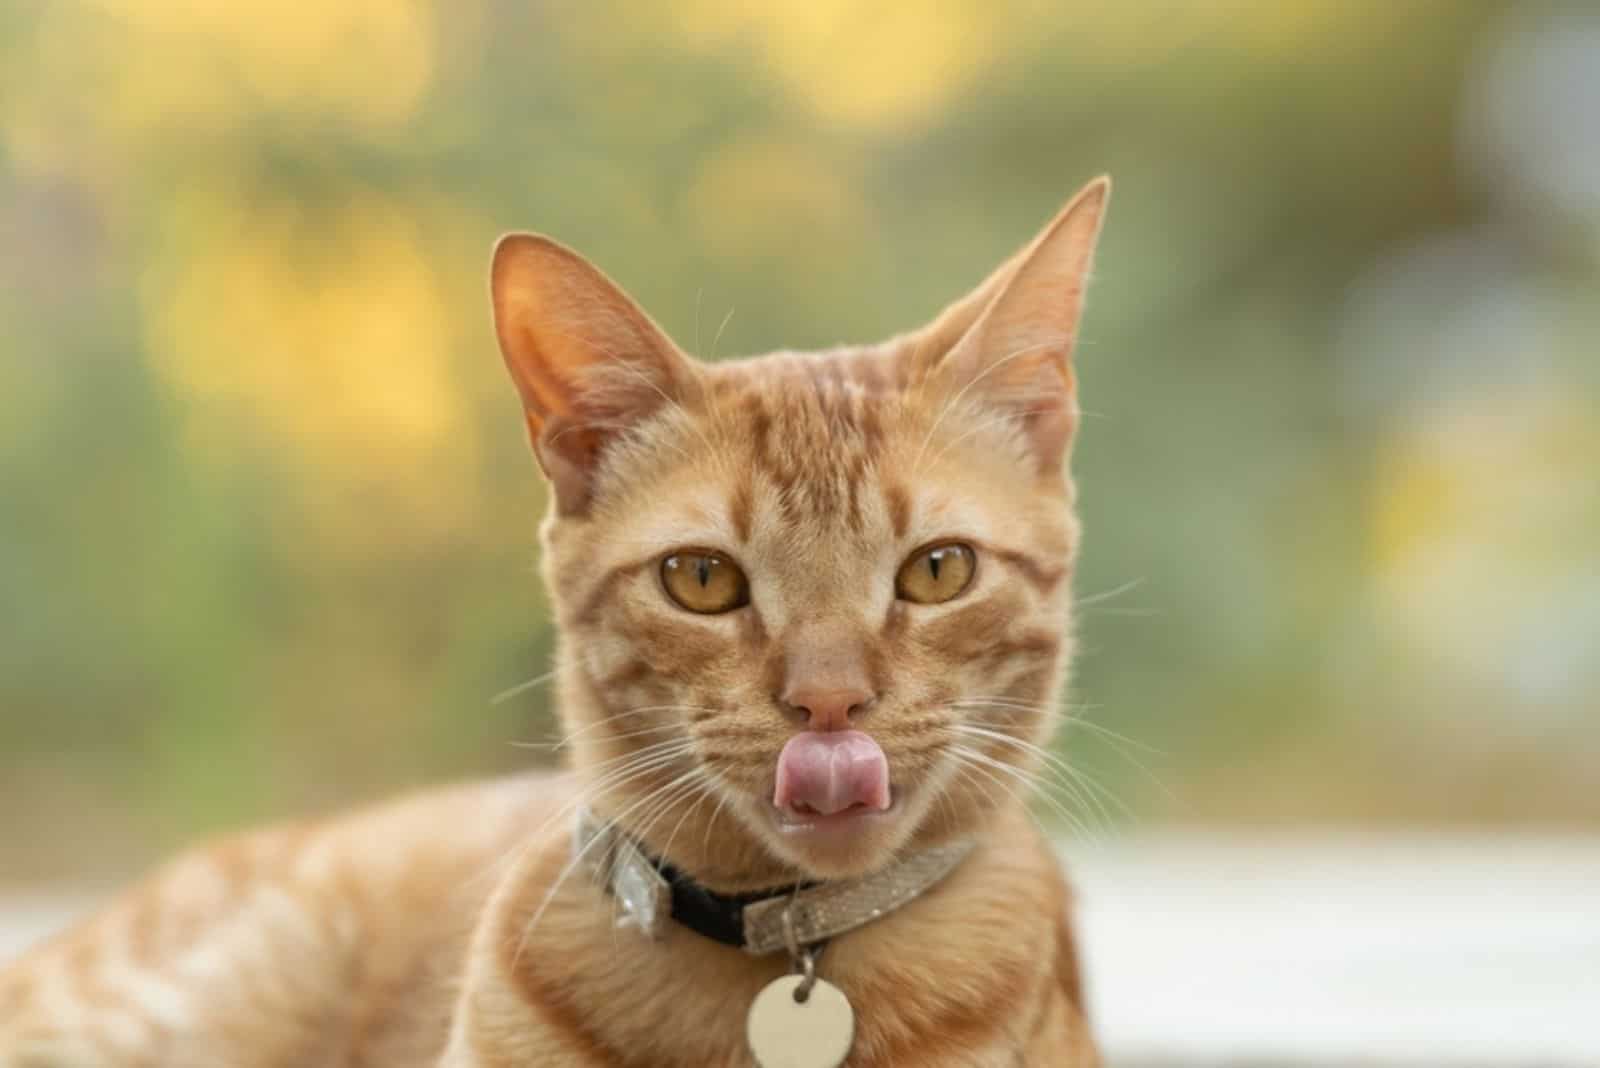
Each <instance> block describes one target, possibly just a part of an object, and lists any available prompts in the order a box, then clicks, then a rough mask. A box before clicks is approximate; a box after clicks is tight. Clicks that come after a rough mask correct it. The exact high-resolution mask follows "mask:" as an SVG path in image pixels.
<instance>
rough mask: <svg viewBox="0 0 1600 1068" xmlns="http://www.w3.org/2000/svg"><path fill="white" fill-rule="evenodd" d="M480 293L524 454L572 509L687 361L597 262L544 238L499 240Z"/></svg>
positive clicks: (668, 392)
mask: <svg viewBox="0 0 1600 1068" xmlns="http://www.w3.org/2000/svg"><path fill="white" fill-rule="evenodd" d="M490 291H491V295H492V297H493V301H494V327H495V333H496V335H497V336H498V337H499V340H500V352H501V355H503V356H504V357H505V361H506V367H507V368H508V369H509V370H510V371H511V379H512V381H513V382H515V383H516V386H517V392H518V393H519V394H521V396H522V407H523V410H524V412H525V413H526V416H527V422H528V433H529V436H530V437H531V438H532V439H533V449H534V453H535V455H537V456H538V458H539V464H540V466H541V467H543V468H544V471H545V474H546V476H547V477H548V478H549V479H550V483H551V486H552V488H553V489H554V491H555V497H556V506H557V508H558V509H559V510H560V511H561V512H563V513H564V514H573V513H577V512H581V511H582V510H583V508H584V506H585V505H587V503H588V501H589V496H590V489H591V483H592V479H593V476H594V473H595V470H596V468H597V466H598V464H599V462H600V458H601V456H602V454H603V452H604V449H605V447H606V445H607V443H608V442H609V441H611V440H612V439H613V438H614V437H615V436H616V435H617V434H618V433H620V432H621V431H623V430H625V429H626V428H628V427H629V426H636V425H638V422H639V420H641V419H642V418H644V417H645V416H647V415H649V414H651V413H652V412H654V411H655V410H656V409H657V408H659V407H660V406H661V405H663V404H670V403H674V402H676V401H677V400H679V398H680V397H681V396H682V394H683V391H684V389H685V387H686V385H687V384H688V382H689V381H690V380H691V379H692V378H693V375H694V369H693V366H692V363H691V361H690V360H689V358H688V357H687V356H685V355H684V354H683V353H682V352H680V351H679V350H678V347H677V346H676V345H674V344H673V343H672V341H671V340H670V339H669V338H668V337H667V336H666V334H664V333H663V332H662V331H661V329H660V328H659V327H657V326H656V325H655V323H653V322H651V321H650V317H649V316H648V315H646V314H645V313H644V310H643V309H641V308H640V307H639V306H638V305H637V304H635V303H634V302H633V301H632V300H631V299H630V298H629V297H628V295H627V294H626V293H624V292H623V291H622V290H621V289H620V288H618V287H617V285H616V284H615V283H613V282H612V281H611V280H610V279H608V278H607V277H606V276H605V275H604V274H602V273H600V271H599V269H598V268H596V267H594V266H593V265H592V264H590V263H589V261H588V260H585V259H584V258H583V257H582V256H580V255H578V254H577V253H576V252H573V251H572V250H571V249H568V248H566V247H564V246H563V245H560V244H558V243H556V242H554V241H552V240H550V239H549V238H547V237H539V236H536V235H533V234H510V235H508V236H506V237H503V238H501V239H500V242H499V244H497V245H496V246H495V250H494V264H493V267H492V268H491V271H490Z"/></svg>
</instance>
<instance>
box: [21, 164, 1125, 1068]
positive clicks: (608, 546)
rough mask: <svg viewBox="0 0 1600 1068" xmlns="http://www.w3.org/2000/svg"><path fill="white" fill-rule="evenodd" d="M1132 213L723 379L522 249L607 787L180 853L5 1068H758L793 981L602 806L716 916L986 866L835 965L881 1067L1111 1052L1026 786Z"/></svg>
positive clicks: (549, 540) (857, 941)
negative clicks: (937, 858) (748, 904)
mask: <svg viewBox="0 0 1600 1068" xmlns="http://www.w3.org/2000/svg"><path fill="white" fill-rule="evenodd" d="M1106 188H1107V186H1106V184H1105V183H1104V182H1103V181H1101V182H1097V183H1095V184H1093V185H1091V186H1090V187H1089V188H1088V189H1086V190H1085V191H1084V192H1083V193H1082V194H1080V195H1079V197H1077V198H1076V199H1075V200H1074V201H1073V202H1072V204H1070V205H1069V206H1068V207H1067V209H1065V210H1064V211H1063V213H1062V214H1061V215H1060V216H1059V217H1058V218H1057V220H1056V221H1055V222H1054V223H1052V225H1051V226H1050V227H1048V228H1047V229H1046V230H1045V231H1044V232H1043V233H1042V234H1041V235H1040V236H1039V238H1037V239H1036V240H1035V241H1034V242H1033V243H1032V244H1031V245H1030V246H1029V247H1028V248H1026V249H1024V250H1023V252H1021V253H1019V254H1018V255H1017V256H1016V257H1014V258H1013V259H1012V260H1011V261H1010V262H1009V263H1007V264H1006V265H1004V266H1003V267H1002V268H1001V269H1000V270H999V271H997V272H996V273H995V274H994V275H993V276H991V278H990V279H989V280H988V281H987V282H985V283H984V285H983V286H981V287H980V288H979V289H978V290H977V291H976V292H975V293H974V294H972V295H971V296H970V297H968V298H966V299H965V300H963V301H961V302H958V303H957V304H955V305H953V306H952V307H951V308H950V309H949V310H947V311H946V312H945V313H944V314H943V315H942V316H941V317H940V318H939V319H937V320H936V321H935V322H934V323H933V324H932V325H930V326H929V327H928V328H926V329H924V330H922V331H918V332H916V333H913V334H908V335H904V336H902V337H899V338H896V339H893V340H891V341H889V342H886V343H883V344H881V345H875V346H864V347H859V348H844V349H838V350H833V351H830V352H826V353H814V354H803V353H779V354H774V355H771V356H766V357H761V358H758V359H753V360H747V361H740V362H736V363H725V364H720V365H713V366H705V365H700V364H697V363H695V362H694V361H692V360H689V359H688V358H687V357H686V356H684V355H683V354H682V353H681V352H679V351H678V350H677V349H676V347H675V346H673V345H672V343H671V342H670V341H669V340H667V339H666V338H665V337H664V335H662V334H661V333H660V332H659V330H657V328H655V326H654V325H653V324H652V323H651V322H650V321H649V319H648V318H647V317H645V316H644V314H643V313H642V312H641V311H639V309H638V308H637V307H636V306H635V305H633V304H632V303H631V302H630V301H628V299H627V298H626V297H625V296H623V295H622V294H621V293H620V291H618V290H616V289H615V287H614V286H612V285H611V284H610V283H609V282H608V281H607V280H605V279H604V277H603V276H601V275H600V274H599V272H597V271H595V270H594V269H593V268H592V267H590V266H589V265H588V264H587V263H585V262H584V261H582V260H581V259H580V258H578V257H577V256H576V255H575V254H573V253H571V252H569V251H567V250H565V249H563V248H561V247H560V246H557V245H555V244H554V243H552V242H549V241H546V240H544V239H540V238H529V237H520V238H511V239H507V241H505V242H503V243H502V245H501V247H500V249H499V250H498V251H497V254H496V260H495V271H494V297H495V311H496V325H497V328H498V331H499V336H500V341H501V347H502V350H503V351H504V354H505V356H506V360H507V363H508V366H509V367H510V370H511V372H512V377H513V380H514V381H515V382H516V384H517V386H518V389H519V391H520V393H521V395H522V399H523V402H524V407H525V411H526V416H527V420H528V425H529V429H530V432H531V435H532V437H533V441H534V446H535V451H536V453H537V455H538V457H539V459H540V462H541V465H542V466H543V468H544V470H545V472H546V474H547V475H548V476H549V478H550V480H551V484H552V490H553V507H552V514H551V516H550V518H549V519H548V521H547V522H546V525H545V528H544V547H545V552H544V566H545V576H546V581H547V583H548V584H549V586H550V589H551V593H552V601H553V603H554V605H555V607H556V612H557V617H558V624H559V627H560V633H561V636H562V640H561V645H560V652H559V654H558V655H559V660H558V668H557V675H558V691H559V708H560V711H561V716H562V719H563V722H564V724H565V725H566V727H567V728H568V732H569V733H568V740H567V743H566V744H568V745H569V746H570V749H571V751H572V759H573V765H574V769H575V773H576V774H575V776H573V777H572V778H568V779H563V778H540V777H530V778H525V779H519V780H512V781H508V782H505V783H499V784H492V785H486V786H480V787H472V788H464V789H461V790H456V791H448V792H443V793H439V794H435V795H427V796H423V797H420V798H417V799H414V800H411V801H406V802H400V803H397V804H395V805H391V806H387V807H383V808H379V809H375V810H372V811H369V812H365V813H358V814H355V815H353V816H350V817H346V818H344V819H342V820H339V821H335V822H333V823H330V824H328V825H326V826H323V827H320V828H317V827H312V828H293V829H284V830H278V831H269V832H263V833H262V834H260V835H257V836H253V837H245V838H241V839H237V840H234V841H232V842H229V843H225V844H223V845H221V846H219V847H216V848H214V849H212V850H210V851H207V852H203V853H201V854H198V855H197V856H195V857H192V858H188V859H185V860H181V861H179V862H177V864H176V865H174V866H173V867H172V868H170V869H168V870H167V871H166V872H165V873H163V874H158V875H157V876H156V877H155V878H154V879H153V880H152V881H151V882H150V883H148V884H147V885H146V886H145V887H144V888H143V889H142V890H140V891H136V892H135V893H134V894H132V895H130V896H129V897H127V898H125V899H123V900H122V901H121V902H119V903H117V904H115V905H114V906H113V907H112V908H111V909H110V910H108V911H107V912H105V913H103V914H102V915H101V916H99V917H98V918H96V919H94V920H92V921H90V922H89V923H88V924H86V925H84V926H83V927H80V928H79V929H78V930H77V931H74V932H70V933H68V934H67V935H65V936H63V937H62V938H61V939H59V940H57V941H56V942H54V943H51V944H49V945H47V946H45V947H42V948H41V949H39V950H37V951H35V952H34V953H33V954H30V955H29V956H27V957H25V958H24V959H23V960H22V961H21V962H20V963H19V964H18V965H16V966H14V967H12V968H10V969H9V970H8V971H6V972H4V973H0V1068H21V1066H24V1065H25V1066H27V1068H54V1066H58V1065H59V1066H62V1068H69V1066H70V1068H79V1066H85V1068H86V1066H92V1065H100V1064H105V1065H145V1064H149V1065H163V1066H166V1065H172V1066H184V1065H191V1064H193V1065H216V1064H226V1065H230V1066H234V1065H237V1066H239V1068H254V1066H256V1065H261V1066H263V1068H265V1066H269V1065H271V1066H277V1065H285V1066H287V1065H295V1066H300V1065H305V1066H312V1068H315V1066H321V1065H328V1066H330V1068H332V1066H335V1065H337V1066H341V1068H357V1066H364V1065H378V1064H383V1065H397V1066H401V1065H432V1064H436V1063H442V1064H443V1065H444V1066H445V1068H508V1066H513V1065H516V1066H523V1065H545V1064H553V1065H567V1064H571V1065H622V1064H629V1065H641V1066H643V1065H650V1066H673V1065H684V1066H690V1065H692V1066H696V1068H700V1066H724V1065H725V1066H729V1068H732V1066H746V1065H750V1064H751V1063H752V1060H751V1055H750V1053H749V1051H748V1049H747V1047H746V1042H745V1014H746V1011H747V1009H748V1007H749V1005H750V1002H751V1000H752V998H753V997H754V996H755V994H756V993H757V991H759V990H760V989H761V987H762V986H763V985H765V984H766V983H767V982H769V981H771V980H772V979H774V978H776V977H777V976H779V975H781V974H783V973H784V972H785V971H787V970H788V969H789V968H790V966H791V962H790V960H789V959H788V957H787V955H786V954H783V953H778V954H775V955H768V956H753V955H751V954H747V953H745V952H743V951H742V950H740V949H737V948H734V947H731V946H727V945H722V944H719V943H717V942H714V941H711V940H710V939H708V938H705V937H703V936H702V935H700V934H698V933H695V932H693V931H690V930H688V929H687V928H685V927H682V926H678V925H677V924H674V923H668V925H667V927H666V929H665V931H664V932H663V934H662V936H661V937H660V938H659V939H658V940H652V939H650V938H647V937H646V936H645V935H643V934H642V933H640V932H639V931H636V930H632V929H627V928H619V926H618V925H617V924H616V922H615V919H616V911H617V904H616V901H615V900H614V898H613V897H611V896H610V895H608V893H607V890H606V888H605V887H603V886H601V885H599V883H598V882H596V881H595V880H594V879H592V878H591V877H590V871H589V868H588V866H587V865H585V864H583V863H580V858H578V857H576V856H575V847H574V837H573V820H574V816H575V810H576V807H577V804H578V802H579V801H580V800H581V801H582V802H583V803H584V804H585V805H587V806H588V807H589V808H590V809H592V810H593V811H594V812H595V813H596V814H597V815H598V816H599V817H601V818H603V819H605V820H607V821H610V822H611V823H613V824H614V825H615V826H616V827H617V828H618V829H619V830H621V831H623V832H625V833H626V834H627V835H628V836H629V837H630V838H631V839H633V840H634V841H636V842H637V843H638V844H639V845H640V847H641V848H642V849H643V850H645V851H646V852H647V853H648V854H650V855H652V856H657V857H663V858H665V859H666V860H668V861H670V862H671V863H672V865H673V866H674V867H675V868H676V869H677V870H678V871H681V872H684V873H687V875H688V876H690V877H692V878H693V879H694V880H695V881H696V882H697V883H698V884H699V885H700V886H702V887H704V888H705V889H706V890H708V891H712V892H717V893H728V894H732V893H746V892H752V891H760V890H766V889H769V888H777V887H783V886H786V885H794V884H796V883H798V882H801V881H806V882H816V881H826V880H836V879H846V878H855V877H862V876H871V875H873V874H875V873H882V872H884V871H886V870H888V869H891V868H892V867H893V866H894V865H895V864H896V863H897V861H898V860H899V859H901V858H904V857H907V856H915V855H917V854H918V852H919V851H921V850H924V849H928V848H933V847H937V846H940V845H941V844H944V843H951V842H956V841H963V840H973V841H975V842H976V846H975V848H974V849H973V851H972V853H971V854H970V855H968V856H967V857H966V859H965V860H963V861H962V862H961V863H960V864H959V866H957V867H956V868H955V870H954V871H953V872H951V873H950V874H949V875H948V876H946V877H944V878H943V879H942V880H941V881H939V882H937V883H936V884H934V885H933V886H931V888H929V889H927V890H926V891H925V892H923V893H921V894H920V896H917V897H916V898H915V899H914V900H911V901H910V902H909V903H908V904H904V905H902V906H900V907H899V908H896V909H893V910H892V911H889V912H888V913H887V914H886V915H883V916H881V917H880V918H876V919H873V920H872V921H871V922H868V923H866V924H865V926H861V927H859V928H858V929H856V930H853V931H850V932H849V933H847V934H843V935H840V936H839V937H836V938H834V939H832V940H831V941H830V942H829V943H828V945H827V946H826V949H825V951H824V952H823V953H822V956H821V958H820V964H819V970H820V973H821V974H822V976H823V977H824V979H826V981H827V982H829V983H832V984H833V985H835V986H836V987H838V988H839V989H840V990H842V991H843V992H844V994H845V996H846V997H847V998H848V999H849V1000H850V1002H851V1003H852V1005H853V1006H854V1008H855V1014H856V1027H855V1038H854V1042H853V1044H852V1045H851V1048H850V1054H849V1058H848V1060H847V1062H846V1063H848V1064H849V1065H852V1066H854V1068H866V1066H873V1068H878V1066H886V1065H913V1064H914V1065H930V1066H939V1065H952V1066H953V1065H1014V1064H1029V1065H1033V1064H1048V1065H1086V1064H1093V1063H1095V1054H1094V1047H1093V1043H1092V1041H1091V1039H1090V1036H1089V1034H1088V1031H1087V1028H1086V1025H1085V1021H1084V1011H1083V1002H1082V998H1081V993H1080V989H1079V983H1078V971H1077V963H1076V957H1075V952H1074V949H1073V940H1072V936H1071V928H1070V922H1069V915H1068V895H1067V891H1066V887H1065V882H1064V880H1063V878H1062V876H1061V873H1060V870H1059V864H1058V860H1057V858H1056V856H1055V855H1054V853H1053V851H1052V850H1051V849H1050V847H1049V844H1048V842H1047V841H1045V840H1044V839H1043V837H1042V836H1041V835H1040V834H1039V832H1038V831H1037V830H1036V829H1035V828H1034V826H1033V825H1032V824H1031V823H1030V821H1029V817H1028V816H1027V814H1026V810H1025V798H1024V796H1023V795H1024V794H1025V792H1026V791H1025V789H1024V788H1025V787H1027V786H1029V785H1031V783H1032V781H1033V779H1034V778H1035V777H1036V776H1037V774H1038V773H1039V770H1040V767H1041V763H1042V762H1044V761H1047V760H1048V759H1049V758H1048V757H1046V756H1045V755H1044V754H1043V753H1042V751H1041V750H1039V749H1038V748H1037V746H1038V744H1039V743H1041V742H1043V741H1045V740H1046V739H1047V738H1048V736H1049V734H1050V732H1051V731H1052V729H1053V727H1054V725H1055V721H1056V715H1057V713H1056V710H1055V704H1054V698H1055V694H1056V692H1057V690H1058V688H1059V685H1060V682H1061V678H1062V673H1063V671H1064V668H1065V664H1066V662H1067V659H1068V655H1069V652H1070V626H1069V617H1070V592H1069V588H1070V575H1071V571H1072V564H1073V561H1074V559H1075V555H1076V548H1077V540H1078V528H1077V521H1076V518H1075V516H1074V514H1073V508H1072V503H1073V491H1072V487H1071V482H1070V479H1069V478H1068V476H1067V474H1066V471H1065V464H1064V461H1065V453H1066V450H1067V448H1068V446H1069V445H1070V442H1071V439H1072V436H1073V433H1074V431H1075V428H1076V420H1077V406H1076V396H1075V389H1074V385H1073V376H1072V371H1071V365H1070V355H1071V350H1072V341H1073V336H1074V334H1075V329H1076V325H1077V318H1078V314H1079V310H1080V307H1081V300H1082V290H1083V286H1084V282H1085V278H1086V274H1087V270H1088V265H1089V259H1090V254H1091V252H1092V249H1093V244H1094V240H1095V237H1096V234H1097V233H1098V229H1099V225H1100V219H1101V216H1102V213H1103V209H1104V202H1105V195H1106ZM830 762H831V763H830ZM30 1043H32V1044H31V1045H30ZM441 1051H443V1052H442V1060H441ZM30 1056H31V1057H32V1059H28V1058H29V1057H30Z"/></svg>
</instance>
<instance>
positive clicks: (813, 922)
mask: <svg viewBox="0 0 1600 1068" xmlns="http://www.w3.org/2000/svg"><path fill="white" fill-rule="evenodd" d="M972 846H973V842H972V840H971V839H958V840H956V841H954V842H947V843H945V844H943V845H938V846H933V847H931V848H929V849H924V850H922V851H920V852H918V853H913V854H912V855H910V856H909V857H906V858H905V859H903V860H900V861H897V862H896V863H894V864H892V865H890V866H889V867H887V868H884V869H882V870H881V871H877V872H873V873H872V874H870V875H864V876H861V877H860V878H858V879H842V880H838V881H834V882H812V883H801V884H800V885H798V886H789V887H782V888H779V889H775V890H765V891H757V892H755V893H749V894H719V893H717V892H716V891H714V890H710V889H707V888H706V887H704V886H701V885H700V884H699V883H697V882H695V881H694V879H693V878H692V877H690V876H689V875H687V874H685V873H683V872H681V871H679V870H678V869H676V868H674V867H673V866H672V865H671V864H670V863H668V862H667V861H665V860H659V859H656V858H653V857H651V856H650V855H649V854H647V853H646V852H645V851H644V850H643V849H642V848H641V847H640V845H639V844H638V843H637V842H636V841H634V840H633V839H632V838H631V837H629V836H628V835H627V834H625V833H623V832H622V831H620V830H618V829H617V828H615V827H613V826H612V825H610V824H609V823H605V822H602V821H601V820H600V819H598V818H597V817H595V816H593V815H591V814H590V813H589V812H588V811H587V810H584V811H581V812H579V814H578V820H577V828H576V834H575V838H574V851H575V853H576V855H577V856H578V857H579V858H581V859H583V860H586V861H588V862H589V863H590V869H591V871H592V872H593V873H594V875H595V877H596V879H597V881H599V882H600V883H601V885H603V886H605V887H606V888H607V889H609V890H610V891H611V893H612V895H613V896H614V897H615V898H616V899H617V901H618V902H619V903H620V904H621V905H622V910H623V914H624V915H623V923H625V924H626V925H628V926H634V927H638V928H639V929H640V930H642V931H644V932H645V933H646V934H648V935H650V936H651V937H657V936H659V935H660V934H661V932H662V931H663V930H664V929H665V926H666V922H667V920H668V919H669V918H670V919H672V920H676V921H677V922H678V923H680V924H682V925H683V926H685V927H687V928H689V929H690V930H692V931H694V932H696V933H698V934H701V935H704V936H705V937H706V938H710V939H713V940H715V941H717V942H721V943H723V944H724V945H729V946H737V947H738V948H740V949H742V950H744V951H745V952H746V953H751V954H756V955H764V954H767V953H775V952H777V951H778V950H782V949H788V950H789V951H790V952H791V953H792V952H794V951H795V949H796V946H809V945H815V944H817V943H819V942H825V941H827V940H828V939H829V938H832V937H834V936H835V935H839V934H843V933H844V932H846V931H850V930H854V929H855V928H857V927H860V926H862V925H863V924H867V923H871V922H872V921H873V920H875V919H878V918H879V917H881V916H886V915H888V914H889V913H890V912H893V911H894V910H895V909H897V908H899V907H900V906H901V905H904V904H905V903H906V902H908V901H911V900H914V899H915V898H917V897H919V896H920V895H921V894H922V893H923V892H924V891H926V890H927V889H928V888H929V887H931V886H933V885H934V884H935V883H937V882H939V880H941V879H943V878H944V877H945V876H946V875H948V874H949V873H950V872H951V871H952V870H954V869H955V867H956V865H958V864H960V863H961V861H962V860H963V859H965V858H966V856H967V854H968V853H970V852H971V851H972Z"/></svg>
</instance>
